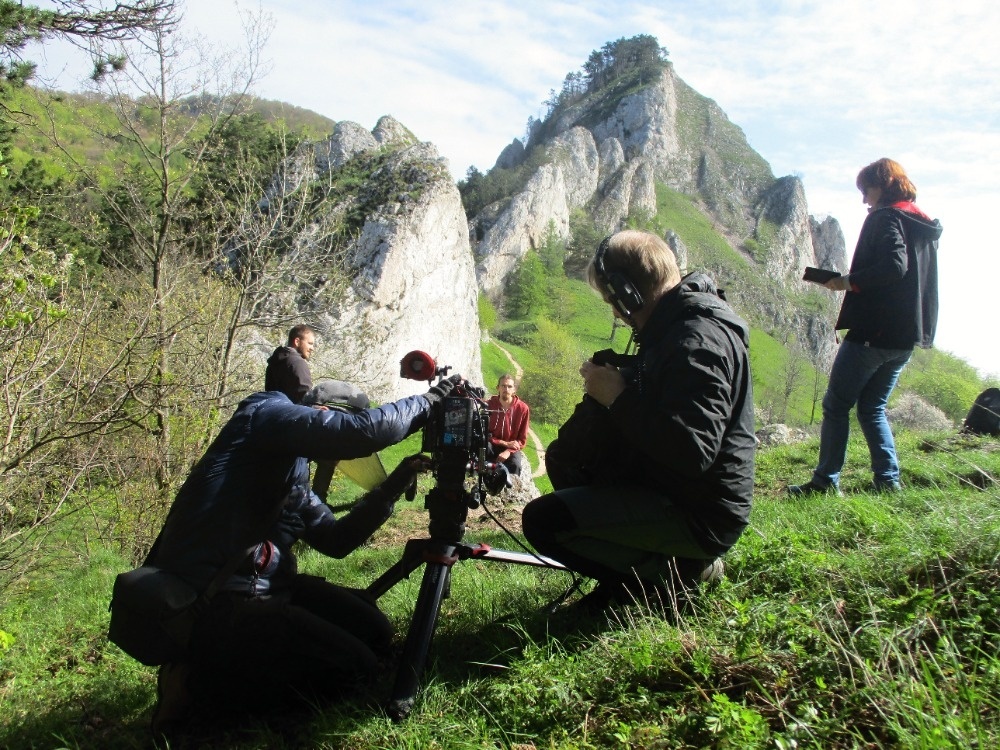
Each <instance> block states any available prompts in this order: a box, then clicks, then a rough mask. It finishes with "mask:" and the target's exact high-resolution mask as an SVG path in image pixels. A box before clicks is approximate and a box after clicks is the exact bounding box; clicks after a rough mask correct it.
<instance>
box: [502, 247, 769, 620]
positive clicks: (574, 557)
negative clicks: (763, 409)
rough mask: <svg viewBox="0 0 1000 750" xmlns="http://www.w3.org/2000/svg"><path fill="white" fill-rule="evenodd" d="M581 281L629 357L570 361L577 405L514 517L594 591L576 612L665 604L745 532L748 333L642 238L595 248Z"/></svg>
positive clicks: (706, 286)
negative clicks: (576, 370)
mask: <svg viewBox="0 0 1000 750" xmlns="http://www.w3.org/2000/svg"><path fill="white" fill-rule="evenodd" d="M588 277H589V280H590V283H591V285H592V286H593V287H594V288H595V289H597V291H598V292H600V293H601V294H602V296H603V297H604V299H605V301H606V302H607V303H608V304H610V305H612V308H613V312H614V315H615V316H616V317H618V318H621V319H622V320H624V321H625V322H626V323H628V324H629V325H630V326H631V327H632V328H633V330H634V331H635V335H636V340H637V341H638V343H639V349H638V354H637V355H636V356H635V357H633V358H630V359H631V361H630V362H629V363H628V364H627V365H626V366H623V367H621V368H619V367H616V366H613V365H612V364H597V363H595V362H594V361H593V360H588V361H587V362H584V363H583V365H582V366H581V368H580V374H581V375H582V376H583V381H584V389H585V392H586V394H587V395H586V396H585V397H584V401H583V402H582V403H581V404H580V405H578V406H577V411H576V412H574V415H573V417H571V419H570V421H569V422H567V424H566V425H564V426H563V428H561V429H560V431H559V437H558V438H557V439H556V440H555V441H554V442H553V443H552V444H551V445H550V446H549V448H548V450H547V452H546V468H547V471H548V474H549V477H550V478H551V480H552V485H553V487H554V489H555V491H554V492H552V493H550V494H548V495H543V496H542V497H539V498H536V499H535V500H532V501H531V502H530V503H529V504H528V505H527V506H525V508H524V511H523V515H522V528H523V531H524V535H525V537H526V538H527V539H528V541H529V542H531V544H532V545H534V547H535V549H537V550H538V551H539V552H540V553H541V554H543V555H547V556H548V557H551V558H554V559H556V560H558V561H559V562H561V563H563V564H564V565H566V567H568V568H570V569H572V570H575V571H577V572H579V573H582V574H583V575H586V576H588V577H591V578H594V579H596V580H597V581H598V585H597V587H596V588H595V589H594V590H593V591H592V592H591V593H590V594H588V595H587V597H585V598H584V602H585V605H587V606H588V607H593V608H594V609H600V608H603V607H604V606H606V605H608V604H612V603H624V604H627V603H630V602H632V601H639V602H642V601H644V600H645V601H649V602H654V601H655V600H657V599H659V600H660V601H661V602H662V603H663V604H664V605H670V604H672V603H673V602H674V600H675V598H676V597H677V596H678V595H681V596H683V592H684V590H685V589H688V588H691V587H694V586H696V585H697V584H698V583H699V582H702V581H704V580H710V579H714V578H716V577H719V576H721V574H722V565H721V560H719V559H718V558H719V557H720V556H721V555H722V554H724V553H725V552H726V551H727V550H728V549H729V548H730V547H731V546H732V545H733V544H735V543H736V541H737V539H739V537H740V535H741V534H742V532H743V530H744V528H745V527H746V525H747V519H748V516H749V512H750V503H751V498H752V495H753V470H754V450H755V439H754V433H753V426H754V422H753V395H752V388H751V380H750V362H749V357H748V355H747V344H748V342H749V328H748V326H747V324H746V323H745V322H744V321H743V320H742V319H740V318H739V317H738V316H737V315H736V314H735V313H734V312H733V311H732V310H731V309H730V307H729V306H728V305H727V304H726V302H725V301H724V298H723V297H722V296H721V294H720V293H719V292H718V291H717V289H716V286H715V283H714V282H713V281H712V280H711V279H710V278H709V277H708V276H706V275H704V274H701V273H692V274H689V275H687V276H685V277H684V278H681V277H680V273H679V271H678V268H677V264H676V261H675V259H674V256H673V253H672V251H671V250H670V248H669V247H668V246H667V244H666V243H665V242H664V241H663V240H662V239H661V238H659V237H657V236H656V235H653V234H649V233H647V232H639V231H632V230H629V231H622V232H618V233H617V234H615V235H613V236H611V237H609V238H607V239H605V240H604V241H603V242H602V243H601V245H600V246H599V248H598V250H597V252H596V254H595V257H594V259H593V260H592V261H591V263H590V266H589V268H588Z"/></svg>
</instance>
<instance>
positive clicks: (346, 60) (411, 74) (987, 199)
mask: <svg viewBox="0 0 1000 750" xmlns="http://www.w3.org/2000/svg"><path fill="white" fill-rule="evenodd" d="M38 4H39V5H45V4H46V3H45V2H44V1H42V2H39V3H38ZM246 11H253V12H257V11H263V12H264V13H265V14H267V15H268V16H269V17H270V20H271V22H272V23H273V27H272V32H271V36H270V41H269V43H268V45H267V48H266V50H265V56H266V57H267V58H268V59H269V61H270V66H269V67H270V72H269V73H268V74H267V75H266V76H265V77H263V78H262V79H261V80H260V82H259V84H258V86H257V89H256V90H257V93H258V94H259V95H260V96H263V97H265V98H269V99H278V100H282V101H286V102H289V103H291V104H295V105H297V106H301V107H307V108H309V109H312V110H315V111H317V112H319V113H321V114H324V115H326V116H327V117H330V118H332V119H335V120H353V121H355V122H357V123H359V124H361V125H363V126H365V127H366V128H372V127H374V125H375V123H376V121H377V120H378V118H379V117H380V116H381V115H384V114H391V115H393V116H394V117H395V118H396V119H397V120H399V121H400V122H401V123H403V124H404V125H405V126H406V127H408V128H409V129H410V130H411V131H413V132H414V133H415V134H416V136H417V137H418V138H420V139H421V140H425V141H430V142H432V143H434V144H435V145H436V146H437V148H438V150H439V151H440V153H441V155H442V156H444V157H446V158H447V159H448V160H449V163H450V166H451V170H452V173H453V174H454V175H455V177H456V178H461V177H462V176H464V174H465V172H466V170H467V169H468V167H469V166H470V165H475V166H476V167H477V168H479V169H480V170H483V171H485V170H486V169H488V168H490V167H491V166H492V165H493V163H494V161H495V160H496V158H497V156H498V155H499V153H500V151H501V150H502V149H503V147H504V146H506V145H507V144H508V143H510V141H511V140H512V139H513V138H515V137H517V136H520V135H521V134H523V132H524V129H525V124H526V122H527V120H528V117H529V116H534V117H539V116H541V115H543V114H544V108H543V106H542V104H541V102H543V101H544V100H545V99H546V98H547V97H548V95H549V92H550V90H552V89H555V90H558V89H559V88H560V87H561V85H562V81H563V79H564V78H565V76H566V74H567V73H569V72H572V71H576V70H578V69H579V68H580V67H581V65H582V64H583V63H584V61H585V60H586V59H587V57H588V55H589V54H590V52H591V51H592V50H595V49H599V48H600V47H601V46H603V44H604V43H605V42H608V41H612V40H614V39H618V38H620V37H631V36H634V35H636V34H652V35H654V36H656V37H657V38H658V39H659V42H660V44H661V45H662V46H664V47H666V48H667V50H668V51H669V55H670V60H671V61H672V62H673V64H674V67H675V70H676V72H677V73H678V75H680V77H681V78H683V79H684V80H685V81H686V82H687V83H688V84H690V85H691V86H693V87H694V88H695V89H696V90H697V91H699V92H700V93H701V94H703V95H704V96H707V97H709V98H711V99H714V100H715V101H716V102H717V103H718V104H719V106H721V107H722V109H723V110H724V111H725V112H726V113H727V115H728V116H729V118H730V119H731V120H732V121H733V122H735V123H736V124H737V125H739V126H740V127H741V128H743V130H744V132H745V133H746V135H747V138H748V140H749V142H750V145H751V146H753V148H755V149H756V150H757V151H758V152H759V153H760V154H761V155H762V156H763V157H764V159H766V160H767V161H768V162H769V163H770V164H771V167H772V169H773V170H774V173H775V175H777V176H781V175H787V174H795V175H797V176H799V177H801V179H802V180H803V183H804V185H805V189H806V197H807V200H808V202H809V209H810V212H811V213H812V214H814V215H817V216H819V215H827V214H829V215H832V216H834V217H835V218H837V220H838V221H839V222H840V224H841V227H842V228H843V230H844V235H845V239H846V242H847V248H848V254H849V255H850V252H851V251H852V250H853V247H854V242H855V240H856V239H857V234H858V230H859V229H860V226H861V223H862V221H863V220H864V216H865V209H864V206H863V205H862V203H861V198H860V194H859V193H858V192H857V190H856V189H855V187H854V178H855V176H856V174H857V172H858V170H859V169H860V168H861V167H863V166H864V165H865V164H868V163H869V162H871V161H874V160H875V159H877V158H879V157H882V156H889V157H891V158H894V159H896V160H897V161H899V162H901V163H902V164H903V165H904V167H905V168H906V169H907V171H908V172H909V174H910V176H911V178H912V179H913V181H914V183H915V184H916V185H917V188H918V191H919V196H918V199H917V202H918V204H920V206H921V207H922V208H923V209H924V210H925V211H926V212H927V213H929V214H930V215H931V216H934V217H937V218H939V219H940V220H941V222H942V224H943V225H944V228H945V231H944V235H943V237H942V241H941V255H940V264H941V316H940V322H939V332H938V339H937V342H936V343H937V346H938V347H939V348H941V349H945V350H947V351H950V352H952V353H954V354H957V355H958V356H960V357H962V358H964V359H966V360H967V361H969V362H970V363H971V364H973V365H975V366H976V367H977V368H979V369H980V370H981V371H983V372H990V373H994V374H997V375H1000V336H998V335H997V333H996V330H995V328H994V326H995V325H996V323H997V321H998V320H1000V315H998V313H997V298H1000V294H997V289H998V288H1000V283H998V280H1000V249H998V248H997V241H996V232H995V230H994V227H993V225H992V222H991V221H990V217H991V216H993V215H994V212H995V211H996V210H997V208H998V206H1000V57H998V56H996V55H995V53H994V48H995V46H996V39H997V37H998V35H1000V4H997V3H993V2H986V1H984V0H971V1H967V2H962V3H941V2H928V1H925V0H910V2H900V1H898V0H837V1H836V2H831V1H830V0H826V2H810V1H809V0H799V1H795V0H788V1H787V2H782V1H781V0H774V1H772V2H754V1H753V0H747V1H745V2H738V1H737V0H721V1H720V0H717V1H715V2H691V1H689V0H658V1H656V2H643V1H640V0H618V1H616V2H613V3H609V2H606V1H605V2H593V1H591V0H575V1H574V2H563V1H562V0H551V1H545V0H534V1H533V2H529V1H527V0H504V1H503V2H493V1H486V0H480V1H477V0H454V1H450V2H449V1H446V0H413V1H411V0H368V2H357V1H355V0H260V2H241V3H239V4H237V3H235V2H229V1H228V0H212V1H211V2H206V1H205V0H199V1H198V2H194V1H193V0H189V2H188V3H187V7H186V11H185V14H186V18H185V29H184V33H186V34H201V35H203V36H204V37H205V38H206V39H207V40H208V41H210V43H211V44H212V45H213V46H214V47H216V48H217V49H218V48H222V47H224V46H226V45H236V44H237V43H238V41H239V39H240V38H241V26H240V13H241V12H246ZM44 52H45V54H44V57H40V54H41V53H33V54H31V55H29V56H30V57H31V58H32V59H36V60H40V61H41V62H42V63H43V68H42V71H41V72H42V74H43V75H45V76H48V77H51V78H53V79H54V80H56V81H57V82H58V85H59V86H60V87H61V88H75V87H76V86H77V85H78V82H79V81H81V80H82V79H84V78H85V77H86V75H87V73H88V72H89V70H88V68H87V66H86V64H84V63H81V62H79V61H75V60H73V59H72V58H71V57H69V56H67V55H66V54H64V53H63V48H61V47H59V48H57V47H56V46H49V47H47V48H45V50H44ZM56 76H58V78H57V77H56Z"/></svg>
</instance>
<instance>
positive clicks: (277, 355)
mask: <svg viewBox="0 0 1000 750" xmlns="http://www.w3.org/2000/svg"><path fill="white" fill-rule="evenodd" d="M297 354H298V352H297V351H295V350H294V349H293V348H292V347H290V346H279V347H278V348H277V349H275V350H274V351H273V352H272V353H271V356H270V357H268V358H267V363H268V364H269V365H270V364H275V363H278V362H281V361H282V360H286V359H288V358H289V357H291V356H293V355H297Z"/></svg>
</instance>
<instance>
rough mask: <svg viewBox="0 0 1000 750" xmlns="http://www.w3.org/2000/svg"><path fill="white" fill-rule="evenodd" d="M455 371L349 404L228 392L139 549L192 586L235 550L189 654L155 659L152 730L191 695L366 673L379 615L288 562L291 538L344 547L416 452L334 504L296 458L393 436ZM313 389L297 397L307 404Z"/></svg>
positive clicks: (418, 421)
mask: <svg viewBox="0 0 1000 750" xmlns="http://www.w3.org/2000/svg"><path fill="white" fill-rule="evenodd" d="M460 380H461V376H458V375H455V376H452V377H451V378H448V379H446V380H442V381H441V382H439V383H437V384H436V385H434V386H433V387H432V388H430V390H429V391H428V392H427V393H426V394H423V395H416V396H410V397H408V398H404V399H400V400H398V401H395V402H392V403H388V404H384V405H382V406H380V407H378V408H372V409H365V410H358V411H342V410H338V409H330V410H320V409H318V408H313V407H312V406H308V405H304V404H302V405H297V404H294V403H292V401H291V400H290V398H289V397H288V396H287V395H286V394H284V393H281V392H278V391H266V392H260V393H255V394H253V395H251V396H249V397H248V398H246V399H244V400H243V401H242V402H241V403H240V404H239V406H238V407H237V409H236V412H235V413H234V414H233V416H232V417H231V418H230V419H229V421H228V422H227V423H226V425H225V426H224V427H223V428H222V430H221V431H220V433H219V435H218V437H216V439H215V440H214V441H213V443H212V444H211V446H209V448H208V450H207V451H206V453H205V455H204V456H202V458H201V460H200V461H199V462H198V463H197V464H196V465H195V467H194V469H193V470H192V471H191V474H190V475H189V476H188V478H187V480H186V481H185V482H184V484H183V486H182V487H181V488H180V490H179V491H178V493H177V496H176V498H175V500H174V503H173V505H172V506H171V508H170V512H169V514H168V516H167V519H166V522H165V523H164V525H163V528H162V529H161V531H160V534H159V536H158V537H157V539H156V542H155V543H154V545H153V549H152V550H151V552H150V555H149V558H148V559H147V564H150V565H155V566H157V567H159V568H162V569H164V570H166V571H168V572H169V573H172V574H173V575H175V576H177V577H179V578H182V579H183V580H184V581H186V582H187V583H188V584H189V585H190V586H191V587H192V588H194V589H196V590H198V591H204V590H205V589H206V588H207V587H208V586H209V584H210V582H211V581H212V580H213V578H214V577H216V576H217V575H218V574H219V572H220V571H221V570H224V569H225V566H226V564H227V561H229V560H230V559H234V560H235V559H238V556H239V555H240V552H241V550H245V551H246V552H247V557H246V559H245V560H244V561H243V563H242V564H241V565H240V566H239V567H238V568H237V569H236V572H235V573H234V574H233V575H232V576H231V577H230V578H229V579H228V581H226V582H225V583H224V584H223V585H222V586H221V590H220V591H219V592H218V593H216V594H215V596H213V597H212V599H211V600H210V602H209V605H208V608H207V610H206V611H205V612H204V613H203V614H202V615H201V616H200V617H199V619H198V621H197V622H196V624H195V627H194V631H193V634H192V639H191V644H190V649H189V654H190V659H189V660H188V661H186V662H183V663H173V664H167V665H164V666H163V667H161V668H160V674H159V679H158V694H159V702H158V705H157V709H156V712H155V714H154V717H153V728H154V731H157V732H159V731H163V730H164V729H166V728H167V727H170V726H176V723H177V722H178V720H180V719H182V718H183V717H184V716H185V715H186V714H187V710H188V708H189V707H191V706H192V705H193V704H195V703H196V704H197V705H198V706H199V708H201V709H203V710H207V709H220V708H221V709H225V708H243V709H246V708H247V707H248V706H252V707H253V709H254V710H255V711H256V710H266V709H268V708H271V707H275V706H280V705H282V703H283V702H284V701H285V700H287V699H290V698H293V697H295V696H302V695H304V696H311V695H318V696H323V695H326V696H330V695H333V696H336V695H338V694H342V693H344V692H348V691H350V690H351V689H352V688H355V687H358V686H359V685H362V684H364V683H365V682H366V681H367V680H369V679H370V678H372V677H373V676H374V674H375V673H376V669H377V664H378V659H379V656H380V655H382V654H384V652H385V650H386V649H387V647H388V646H389V643H390V640H391V638H392V634H393V633H392V627H391V625H390V623H389V621H388V620H387V619H386V617H385V616H384V615H383V614H382V612H381V611H379V609H378V607H377V606H376V605H375V603H374V602H372V601H369V600H368V599H367V598H365V596H364V595H363V594H362V593H360V592H357V591H354V590H351V589H347V588H343V587H340V586H337V585H334V584H332V583H330V582H328V581H326V580H324V579H323V578H320V577H316V576H308V575H303V574H300V573H298V571H297V566H296V560H295V555H294V553H293V552H292V544H293V543H294V542H295V541H296V540H300V539H301V540H303V541H305V542H306V543H307V544H309V545H310V546H312V547H314V548H315V549H317V550H318V551H320V552H322V553H323V554H326V555H329V556H332V557H344V556H346V555H347V554H349V553H350V552H352V551H353V550H354V549H356V548H357V547H358V546H359V545H361V544H362V543H364V541H365V540H366V539H368V537H369V536H370V535H371V534H372V533H373V532H374V531H375V530H376V529H378V528H379V526H381V525H382V523H384V522H385V520H386V519H388V518H389V516H390V515H391V513H392V511H393V507H394V503H395V502H396V500H397V499H398V498H399V496H400V495H401V494H402V493H403V492H404V490H406V489H407V488H408V487H410V486H411V485H412V484H413V483H414V482H415V481H416V476H417V473H418V472H420V471H422V470H424V469H426V468H427V463H426V461H427V459H426V458H425V457H422V456H413V457H410V458H408V459H405V460H404V461H403V462H402V463H401V464H400V465H399V466H398V467H397V468H396V469H395V470H394V471H393V472H392V473H391V474H390V475H389V477H388V478H387V479H386V480H385V482H383V483H382V484H381V485H380V486H378V487H376V488H374V489H372V490H371V491H369V492H368V493H367V494H365V495H364V497H362V498H361V500H360V501H359V502H358V503H357V504H356V505H355V506H354V508H353V509H352V510H351V511H350V512H349V513H347V514H346V515H344V516H342V517H341V518H336V517H335V516H334V513H333V511H332V510H331V509H330V507H329V506H327V505H326V504H325V503H323V502H322V501H321V500H319V498H317V497H316V495H315V494H314V493H313V492H312V491H311V490H310V488H309V463H308V462H309V460H310V459H312V460H328V461H329V460H334V461H335V460H346V459H352V458H362V457H365V456H369V455H371V454H373V453H375V452H376V451H379V450H381V449H382V448H385V447H387V446H389V445H393V444H395V443H398V442H399V441H401V440H402V439H403V438H405V437H407V436H408V435H410V434H412V433H413V432H415V431H417V430H418V429H420V428H421V427H423V426H424V424H425V423H426V421H427V419H428V416H429V415H430V413H431V409H432V405H433V404H434V403H436V402H437V401H439V400H440V399H442V398H444V397H445V396H447V395H448V394H449V393H450V392H451V390H452V389H453V388H454V386H455V384H456V383H457V382H459V381H460ZM321 385H322V384H321ZM318 389H320V386H317V387H316V389H313V391H317V390H318ZM313 391H310V393H309V394H307V395H306V398H305V399H304V402H305V403H309V402H310V401H317V405H318V403H319V402H318V399H319V398H320V397H316V398H310V396H311V395H312V394H313Z"/></svg>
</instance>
